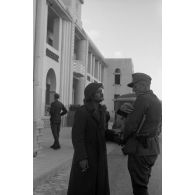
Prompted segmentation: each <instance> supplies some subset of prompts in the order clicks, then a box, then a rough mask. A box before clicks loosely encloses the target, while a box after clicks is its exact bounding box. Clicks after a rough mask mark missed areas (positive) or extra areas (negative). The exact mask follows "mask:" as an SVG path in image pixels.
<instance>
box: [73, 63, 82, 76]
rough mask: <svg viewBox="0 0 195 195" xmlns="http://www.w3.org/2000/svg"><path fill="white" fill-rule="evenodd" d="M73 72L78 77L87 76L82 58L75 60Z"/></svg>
mask: <svg viewBox="0 0 195 195" xmlns="http://www.w3.org/2000/svg"><path fill="white" fill-rule="evenodd" d="M73 73H74V75H75V76H76V77H84V76H85V66H84V65H83V62H82V61H80V60H73Z"/></svg>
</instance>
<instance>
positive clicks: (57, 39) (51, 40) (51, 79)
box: [33, 0, 133, 152]
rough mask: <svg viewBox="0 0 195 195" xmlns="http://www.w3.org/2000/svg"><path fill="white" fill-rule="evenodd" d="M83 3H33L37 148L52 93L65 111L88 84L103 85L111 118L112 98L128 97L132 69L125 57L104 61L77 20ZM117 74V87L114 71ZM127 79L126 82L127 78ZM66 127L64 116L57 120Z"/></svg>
mask: <svg viewBox="0 0 195 195" xmlns="http://www.w3.org/2000/svg"><path fill="white" fill-rule="evenodd" d="M83 3H84V1H83V0H34V1H33V6H34V7H33V8H34V10H33V11H34V22H33V25H34V33H33V41H34V44H33V45H34V72H33V91H34V93H33V94H34V97H33V101H34V102H33V103H34V113H33V135H34V147H33V148H34V152H37V151H39V150H40V142H41V136H42V129H43V128H44V127H48V126H49V112H48V109H49V106H50V104H51V102H52V101H53V94H54V93H55V92H57V93H59V94H60V101H62V102H63V103H64V105H65V106H66V107H67V108H69V106H70V105H71V104H82V103H83V97H84V93H83V92H84V88H85V86H86V85H87V84H88V83H90V82H102V83H103V84H104V86H105V102H104V103H105V104H107V105H108V106H107V107H108V110H109V111H110V112H111V115H112V114H113V98H114V95H122V94H124V93H129V88H127V87H126V83H127V82H128V81H130V79H131V74H132V71H133V67H132V62H131V60H130V59H105V58H104V57H103V55H102V54H101V53H100V51H99V50H98V49H97V47H96V46H95V45H94V43H93V42H92V40H90V39H89V37H88V36H87V34H86V33H85V31H84V29H83V28H82V21H81V6H82V4H83ZM117 68H118V69H119V70H120V84H116V83H114V75H115V74H114V73H116V74H118V72H115V70H116V69H117ZM126 79H127V80H126ZM62 125H64V126H66V118H65V120H63V121H62Z"/></svg>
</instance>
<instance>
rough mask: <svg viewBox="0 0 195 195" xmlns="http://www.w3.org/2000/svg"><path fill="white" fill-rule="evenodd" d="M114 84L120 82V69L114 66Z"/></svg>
mask: <svg viewBox="0 0 195 195" xmlns="http://www.w3.org/2000/svg"><path fill="white" fill-rule="evenodd" d="M114 84H115V85H120V84H121V71H120V69H119V68H116V69H115V72H114Z"/></svg>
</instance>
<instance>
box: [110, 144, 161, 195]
mask: <svg viewBox="0 0 195 195" xmlns="http://www.w3.org/2000/svg"><path fill="white" fill-rule="evenodd" d="M161 159H162V157H161V155H160V156H159V158H158V159H157V161H156V164H155V166H154V167H153V170H152V176H151V179H150V183H149V193H150V195H161V194H162V186H161V185H162V173H161V165H162V164H161ZM108 164H109V179H110V188H111V195H133V192H132V187H131V179H130V176H129V173H128V169H127V156H123V155H122V154H121V151H120V147H117V148H116V149H115V150H114V151H112V152H111V153H110V154H109V155H108Z"/></svg>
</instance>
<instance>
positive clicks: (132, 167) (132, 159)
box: [128, 154, 158, 195]
mask: <svg viewBox="0 0 195 195" xmlns="http://www.w3.org/2000/svg"><path fill="white" fill-rule="evenodd" d="M157 156H158V155H151V156H138V155H132V154H129V155H128V170H129V173H130V176H131V183H132V187H133V194H134V195H149V193H148V183H149V178H150V175H151V170H152V166H153V165H154V163H155V161H156V159H157Z"/></svg>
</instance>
